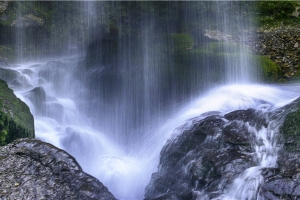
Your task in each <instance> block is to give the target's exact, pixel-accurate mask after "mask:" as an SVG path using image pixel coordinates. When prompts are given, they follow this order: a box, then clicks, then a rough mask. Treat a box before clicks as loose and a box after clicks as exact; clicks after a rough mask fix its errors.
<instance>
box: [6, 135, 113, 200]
mask: <svg viewBox="0 0 300 200" xmlns="http://www.w3.org/2000/svg"><path fill="white" fill-rule="evenodd" d="M0 191H1V192H0V198H1V199H49V200H50V199H78V200H79V199H80V200H83V199H84V200H85V199H95V200H96V199H97V200H115V198H114V196H113V195H112V194H111V193H110V192H109V191H108V189H107V188H106V187H105V186H104V185H103V184H102V183H101V182H100V181H98V180H97V179H96V178H94V177H92V176H90V175H88V174H86V173H85V172H83V171H82V169H81V167H80V166H79V164H78V163H77V162H76V160H75V159H74V158H73V157H72V156H70V155H69V154H67V153H66V152H65V151H63V150H60V149H58V148H56V147H54V146H53V145H51V144H48V143H44V142H42V141H39V140H36V139H29V138H26V139H19V140H16V141H15V142H13V143H11V144H9V145H7V146H4V147H1V148H0Z"/></svg>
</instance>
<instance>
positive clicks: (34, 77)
mask: <svg viewBox="0 0 300 200" xmlns="http://www.w3.org/2000/svg"><path fill="white" fill-rule="evenodd" d="M77 62H78V60H77V59H76V58H72V59H69V58H68V59H59V60H55V61H51V62H49V61H41V62H35V63H20V64H16V65H11V66H8V67H6V68H9V69H10V70H13V71H15V72H16V74H17V80H18V81H19V82H20V84H15V82H14V81H13V80H9V79H7V80H6V81H7V82H8V84H9V86H10V87H11V88H12V89H13V90H14V92H15V94H16V95H17V96H18V97H19V98H20V99H21V100H22V101H24V102H25V103H26V104H27V105H28V106H29V107H30V110H31V112H32V114H33V116H34V120H35V133H36V137H37V138H38V139H40V140H43V141H45V142H49V143H51V144H53V145H55V146H57V147H58V148H61V149H64V150H66V151H67V152H68V153H70V154H71V155H73V156H74V157H75V158H76V159H77V161H78V162H79V163H80V165H81V166H82V168H83V170H84V171H86V172H87V173H89V174H91V175H93V176H95V177H96V178H98V179H99V180H100V181H101V182H103V183H104V185H106V186H107V187H108V189H109V190H110V191H111V192H112V193H113V194H114V195H115V197H116V198H118V199H120V200H137V199H143V198H144V190H145V187H146V185H147V184H148V183H149V180H150V177H151V174H152V173H153V172H155V171H157V166H158V162H159V155H160V151H161V149H162V147H163V145H164V144H165V142H166V141H167V140H168V139H170V138H172V135H174V134H179V133H176V131H175V132H174V130H175V129H176V128H177V127H179V126H181V125H182V124H184V123H186V121H187V120H189V119H191V118H194V117H197V116H199V115H201V114H202V113H205V112H209V111H219V112H221V113H223V114H225V113H228V112H231V111H233V110H238V109H248V108H254V109H258V110H261V111H268V110H269V109H274V108H278V107H281V106H283V105H285V104H287V103H289V102H291V101H292V100H294V99H295V98H297V97H299V96H300V92H299V91H300V84H298V83H295V84H290V85H259V84H243V85H240V84H233V85H224V86H219V87H216V88H211V89H209V90H208V91H206V92H202V93H201V94H200V95H199V96H198V97H197V98H195V99H193V100H192V101H189V102H186V103H185V104H184V105H183V106H182V107H180V108H177V110H176V111H174V112H173V113H175V114H173V115H172V116H169V117H168V118H167V119H165V120H164V122H163V123H161V124H157V125H156V126H154V127H152V128H151V129H150V130H147V129H144V130H145V133H144V135H146V136H145V137H144V138H143V139H138V140H137V141H134V142H135V143H136V144H135V145H133V146H135V148H134V149H128V147H126V146H124V145H122V144H120V143H116V142H115V141H114V140H113V139H112V137H110V136H109V134H107V133H104V132H102V130H95V129H93V128H92V127H91V126H90V119H89V117H88V113H85V112H84V110H83V109H82V108H81V107H80V105H82V102H84V103H89V102H88V99H84V97H82V96H83V95H82V93H83V92H87V91H85V90H86V88H83V87H82V85H81V83H80V82H79V81H78V80H75V77H74V73H73V72H74V71H76V67H77ZM34 88H43V90H44V91H45V94H46V97H45V99H44V100H43V102H38V101H33V100H32V96H30V95H29V93H30V91H32V90H33V89H34ZM35 95H40V94H35ZM37 99H39V97H37ZM37 103H38V105H40V106H42V107H43V109H41V108H39V107H38V105H37ZM54 111H55V112H54ZM99 112H101V111H99ZM103 115H105V113H103ZM98 123H100V124H101V121H99V122H98ZM265 133H266V134H270V133H268V131H267V130H260V132H258V133H257V139H263V140H264V141H266V145H265V147H268V148H269V147H270V145H271V147H270V148H272V145H274V144H268V142H270V141H268V137H266V135H265ZM271 142H272V141H271ZM265 147H264V148H265ZM271 150H272V149H271ZM271 150H270V151H271ZM264 151H265V149H257V156H260V157H261V159H260V161H259V162H258V163H259V164H258V166H257V167H254V168H253V169H248V170H247V171H245V172H244V173H243V175H242V176H241V177H240V178H241V179H243V178H244V177H245V176H251V177H253V175H255V174H256V175H255V176H257V177H258V179H259V177H260V176H259V169H260V168H261V167H265V166H272V165H274V161H275V162H276V155H274V156H275V157H272V158H270V161H266V159H265V158H264V155H263V153H264ZM253 181H254V182H255V184H259V182H260V181H261V180H260V179H259V180H253ZM236 182H237V183H233V185H232V187H236V185H238V186H239V187H241V186H240V185H241V183H245V182H242V180H236ZM235 184H236V185H235ZM253 187H256V186H253ZM247 190H249V188H247V187H245V188H240V189H239V191H245V192H247ZM235 196H236V198H235ZM239 196H240V194H231V193H230V192H228V193H227V194H226V195H224V198H223V199H226V198H229V197H231V198H232V199H237V198H238V197H239ZM220 198H221V197H220ZM221 199H222V198H221Z"/></svg>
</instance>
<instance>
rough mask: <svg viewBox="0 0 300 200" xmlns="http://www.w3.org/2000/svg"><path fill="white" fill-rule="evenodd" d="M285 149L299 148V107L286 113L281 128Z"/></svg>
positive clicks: (293, 149) (295, 149) (296, 149)
mask: <svg viewBox="0 0 300 200" xmlns="http://www.w3.org/2000/svg"><path fill="white" fill-rule="evenodd" d="M281 132H282V133H283V136H284V142H285V147H286V149H287V151H299V150H300V109H297V110H296V111H293V112H291V113H289V114H287V116H286V118H285V120H284V123H283V125H282V128H281Z"/></svg>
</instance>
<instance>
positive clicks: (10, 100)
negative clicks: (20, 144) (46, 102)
mask: <svg viewBox="0 0 300 200" xmlns="http://www.w3.org/2000/svg"><path fill="white" fill-rule="evenodd" d="M0 106H1V109H0V145H5V144H8V143H10V142H12V141H13V140H15V139H17V138H27V137H29V138H34V137H35V134H34V120H33V116H32V114H31V113H30V110H29V108H28V106H27V105H26V104H25V103H24V102H22V101H21V100H20V99H18V98H17V97H16V96H15V94H14V93H13V91H12V90H11V89H10V88H8V85H7V84H6V82H5V81H3V80H0Z"/></svg>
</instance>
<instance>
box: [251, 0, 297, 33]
mask: <svg viewBox="0 0 300 200" xmlns="http://www.w3.org/2000/svg"><path fill="white" fill-rule="evenodd" d="M297 6H299V2H298V1H297V0H287V1H258V2H257V7H256V12H257V21H258V23H259V25H260V26H262V27H264V28H275V27H281V26H282V25H297V24H299V22H300V19H299V18H296V17H293V16H291V13H292V12H293V11H294V10H295V8H296V7H297Z"/></svg>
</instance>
